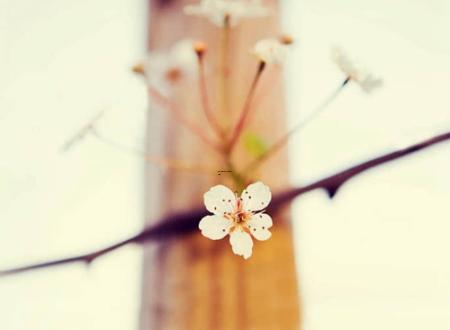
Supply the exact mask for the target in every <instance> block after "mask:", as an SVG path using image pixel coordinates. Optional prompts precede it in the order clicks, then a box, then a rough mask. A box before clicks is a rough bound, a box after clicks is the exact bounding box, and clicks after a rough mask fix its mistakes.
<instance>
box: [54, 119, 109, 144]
mask: <svg viewBox="0 0 450 330" xmlns="http://www.w3.org/2000/svg"><path fill="white" fill-rule="evenodd" d="M104 114H105V111H104V110H102V111H100V112H98V113H97V114H96V115H95V116H94V118H92V119H91V120H90V121H89V122H88V123H87V124H86V125H84V126H83V127H81V128H80V129H79V130H78V131H77V132H76V133H75V134H74V135H73V136H72V137H71V138H70V139H68V140H67V141H66V142H65V143H64V145H63V146H62V147H61V148H60V150H59V151H60V152H66V151H69V150H70V149H71V148H72V147H73V146H74V145H75V144H77V143H78V142H80V141H81V140H83V139H84V138H85V137H86V136H87V135H88V134H89V133H90V132H91V130H92V129H93V128H94V127H95V125H96V124H97V123H98V121H99V120H100V119H101V118H102V117H103V116H104Z"/></svg>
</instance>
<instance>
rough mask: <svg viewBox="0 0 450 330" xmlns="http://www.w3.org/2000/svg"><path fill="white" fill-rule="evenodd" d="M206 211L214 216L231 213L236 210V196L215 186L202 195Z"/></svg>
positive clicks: (223, 187) (225, 189) (219, 186)
mask: <svg viewBox="0 0 450 330" xmlns="http://www.w3.org/2000/svg"><path fill="white" fill-rule="evenodd" d="M203 200H204V202H205V206H206V209H207V210H208V211H209V212H211V213H214V214H216V215H224V214H225V213H232V212H233V211H234V210H235V208H236V196H235V195H234V193H233V192H232V191H231V190H230V189H228V188H227V187H225V186H223V185H217V186H214V187H212V188H211V189H209V190H208V191H207V192H206V193H205V194H204V195H203Z"/></svg>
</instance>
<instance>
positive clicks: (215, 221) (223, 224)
mask: <svg viewBox="0 0 450 330" xmlns="http://www.w3.org/2000/svg"><path fill="white" fill-rule="evenodd" d="M232 224H233V223H232V221H231V220H228V219H226V218H224V217H221V216H218V215H207V216H206V217H203V219H202V220H200V223H199V224H198V228H200V230H201V231H202V235H203V236H205V237H208V238H210V239H213V240H217V239H222V238H224V237H225V236H226V235H228V233H229V232H230V228H231V226H232Z"/></svg>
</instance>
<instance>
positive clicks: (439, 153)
mask: <svg viewBox="0 0 450 330" xmlns="http://www.w3.org/2000/svg"><path fill="white" fill-rule="evenodd" d="M281 4H282V8H283V14H284V16H283V19H282V23H283V27H284V30H285V31H286V32H289V33H290V34H292V35H293V36H294V37H295V38H296V40H297V41H298V42H297V43H296V46H295V47H294V50H293V52H292V53H291V55H290V57H289V62H288V64H287V65H286V68H285V74H286V80H287V84H286V85H287V86H286V87H287V88H286V90H287V100H288V107H289V122H291V123H292V122H295V121H297V120H299V119H301V118H304V117H305V116H306V115H307V114H308V112H309V111H311V110H312V109H314V107H315V106H316V105H318V104H319V103H320V102H321V101H322V100H323V99H324V98H325V97H327V96H328V94H329V93H330V92H331V91H333V90H334V89H335V88H336V87H337V86H338V84H339V83H340V82H341V81H342V79H343V77H342V75H341V73H340V72H339V71H338V69H337V68H336V67H335V65H334V64H333V63H332V62H331V60H330V50H331V48H332V46H334V45H339V46H341V47H343V48H345V49H346V50H347V52H348V53H349V54H350V55H351V56H352V57H356V58H357V59H360V60H361V62H363V63H365V64H367V66H368V67H369V68H370V69H371V70H372V71H373V72H374V73H375V74H376V75H379V76H381V77H382V78H383V80H384V87H383V88H382V89H378V90H376V91H375V92H374V93H373V95H372V94H371V95H367V94H365V93H364V92H362V91H361V90H360V89H359V88H358V86H356V85H353V84H351V85H349V86H348V88H346V90H345V91H344V92H343V93H342V94H341V95H340V96H339V98H338V99H337V100H335V102H334V103H333V104H332V105H331V106H330V108H329V109H328V110H327V112H326V113H324V114H323V115H321V116H319V117H317V119H316V120H315V121H314V122H311V123H310V124H309V125H308V126H306V127H305V128H304V130H303V131H302V132H300V133H299V134H297V135H296V136H295V137H294V138H293V139H292V141H291V143H290V155H291V166H292V181H293V184H297V185H300V184H305V183H307V182H309V181H312V180H314V179H317V178H319V177H322V176H324V175H327V174H331V173H333V172H334V171H336V170H339V169H342V168H345V167H346V166H349V165H352V164H354V163H356V162H358V161H361V160H365V159H367V158H368V157H371V156H375V155H378V154H379V153H382V152H387V151H390V150H393V149H395V148H398V147H399V146H402V145H406V144H408V143H413V142H415V141H417V140H420V139H421V138H424V137H427V136H429V135H430V136H431V135H433V134H436V133H439V132H441V131H442V130H445V129H448V128H449V127H450V112H449V105H450V101H449V100H448V96H447V95H448V92H447V89H448V86H449V85H450V61H449V60H448V59H449V54H450V39H448V36H447V31H449V30H450V3H448V1H445V0H414V1H407V0H398V1H395V2H392V1H387V0H381V1H376V2H375V1H369V0H363V1H361V0H359V1H356V0H342V1H339V3H338V2H336V1H331V0H315V1H312V0H301V1H292V0H291V1H289V0H285V1H282V2H281ZM146 19H147V14H146V2H145V1H142V0H135V1H127V2H124V1H118V0H109V1H106V0H96V1H86V0H80V1H77V2H73V1H72V2H71V1H56V0H42V1H40V2H39V3H37V2H36V3H35V2H33V1H30V0H18V1H14V2H13V1H7V0H0V27H1V28H0V72H2V74H1V75H0V137H1V138H0V148H1V150H2V156H1V158H0V268H6V267H11V266H15V265H20V264H23V263H28V262H37V261H40V260H42V259H46V258H49V257H52V258H54V257H62V256H66V255H72V254H76V253H80V252H86V251H89V250H91V249H93V248H97V247H101V246H103V245H104V244H108V243H111V242H114V241H115V240H118V239H120V238H123V237H126V236H128V235H130V234H133V233H135V232H136V231H138V230H139V229H140V228H141V226H142V214H143V211H142V209H143V205H142V204H143V203H142V202H143V197H142V195H143V194H142V190H143V185H142V178H143V167H144V165H143V164H142V163H143V162H142V160H141V159H140V158H138V157H135V156H133V154H128V153H125V152H121V151H120V150H118V149H117V148H114V147H112V146H110V145H108V144H105V143H102V142H101V141H99V140H98V139H95V138H94V137H92V136H89V137H87V138H86V139H85V140H83V142H81V143H79V144H77V145H75V146H73V148H71V149H70V150H69V151H67V152H61V147H62V146H63V145H64V143H65V142H66V141H67V140H68V139H69V138H70V137H72V136H73V135H74V134H75V133H76V132H77V131H78V130H79V129H80V127H82V126H83V125H85V124H86V123H87V122H89V121H90V120H91V119H92V118H93V117H95V116H96V114H98V113H99V112H100V111H104V117H103V118H102V120H101V121H100V124H99V130H100V131H101V133H102V134H103V135H104V136H106V137H108V138H110V139H112V140H114V141H117V142H119V143H120V144H121V145H125V146H129V147H133V148H137V149H140V148H143V141H144V129H145V127H144V118H145V109H146V95H145V91H144V89H143V88H142V83H141V81H139V79H137V78H136V77H135V76H133V75H132V74H131V73H130V67H131V66H132V65H133V64H134V63H136V62H137V61H138V60H139V59H140V58H142V57H143V56H144V53H145V38H146V26H147V23H146ZM449 166H450V146H449V145H445V144H444V145H440V146H437V147H434V148H432V149H430V150H427V151H425V152H423V153H421V154H419V155H415V156H412V157H409V158H405V159H402V160H400V161H397V162H394V163H392V164H389V165H387V166H383V167H382V168H378V169H375V170H373V171H371V172H369V173H367V174H364V175H361V176H359V177H357V178H355V179H354V180H352V181H351V182H350V183H348V184H346V185H344V186H343V187H342V190H340V191H339V193H338V194H337V196H336V198H335V199H334V200H332V201H330V200H329V199H328V198H327V197H326V195H325V194H324V193H323V192H320V191H318V192H313V193H310V194H308V195H304V196H303V197H302V198H301V199H298V200H297V201H296V202H295V203H294V209H293V212H294V217H293V219H294V226H295V237H296V250H297V254H298V259H297V260H298V272H299V277H300V286H301V300H302V305H303V306H302V313H303V319H304V329H305V330H325V329H346V330H349V329H355V330H356V329H358V330H359V329H380V328H382V329H423V328H425V327H426V328H432V329H448V328H449V327H450V313H449V312H448V311H449V310H450V262H449V258H448V253H449V251H450V240H449V239H448V233H449V232H450V223H449V221H448V220H450V203H449V201H450V197H449V196H450V176H449V175H448V168H449ZM446 169H447V171H446ZM140 274H141V250H140V249H139V248H137V247H132V246H131V247H125V248H123V249H120V250H119V251H117V252H114V253H112V254H110V255H108V256H105V257H103V258H101V259H100V260H98V261H96V262H95V263H93V264H92V265H91V266H89V268H87V267H85V266H79V265H74V266H67V267H61V268H55V269H51V270H42V271H38V272H33V273H29V274H21V275H18V276H16V277H9V278H2V279H0V329H5V330H19V329H20V330H22V329H27V330H28V329H33V330H41V329H42V330H56V329H65V330H71V329H89V330H90V329H92V330H94V329H110V330H114V329H117V330H119V329H120V330H128V329H130V330H134V329H137V328H138V319H139V309H140V306H139V304H140V290H141V278H140ZM118 311H120V312H118Z"/></svg>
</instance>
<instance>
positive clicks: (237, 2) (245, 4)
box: [184, 0, 269, 27]
mask: <svg viewBox="0 0 450 330" xmlns="http://www.w3.org/2000/svg"><path fill="white" fill-rule="evenodd" d="M184 12H185V13H186V14H187V15H194V16H202V17H205V18H207V19H209V20H210V21H211V22H212V23H213V24H215V25H217V26H220V27H224V26H225V24H226V23H225V22H226V21H228V24H229V25H230V26H235V25H236V24H238V23H239V21H240V20H241V19H244V18H253V17H264V16H267V15H268V14H269V10H268V9H267V8H266V7H265V6H263V5H262V4H261V1H260V0H200V2H199V3H197V4H195V5H187V6H185V7H184Z"/></svg>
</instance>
